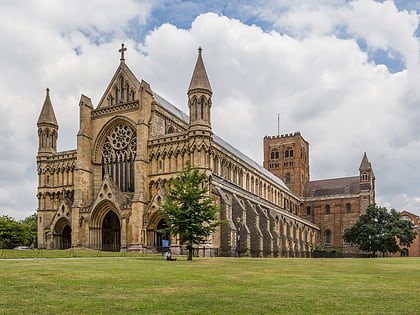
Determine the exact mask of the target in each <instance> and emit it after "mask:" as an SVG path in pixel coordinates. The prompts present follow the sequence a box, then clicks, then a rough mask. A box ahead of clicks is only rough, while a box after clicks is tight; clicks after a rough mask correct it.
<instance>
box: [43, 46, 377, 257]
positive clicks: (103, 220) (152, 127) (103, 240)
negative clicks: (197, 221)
mask: <svg viewBox="0 0 420 315" xmlns="http://www.w3.org/2000/svg"><path fill="white" fill-rule="evenodd" d="M125 51H126V48H124V45H122V47H121V49H120V53H121V57H120V63H119V65H118V67H117V69H116V72H115V74H114V76H113V77H112V78H111V80H110V82H109V84H108V86H107V88H106V90H105V92H104V93H103V96H102V98H101V99H100V100H99V102H98V103H96V104H95V105H94V103H93V101H92V100H91V99H90V98H89V97H87V96H85V95H81V97H80V101H79V112H80V122H79V123H80V129H79V132H78V133H77V148H76V149H74V150H69V151H62V152H57V140H58V129H59V125H58V122H57V119H56V116H55V113H54V109H53V104H52V102H51V96H50V91H49V90H48V89H47V92H46V96H45V101H44V104H43V106H42V109H41V113H40V115H39V119H38V123H37V126H38V138H39V146H38V155H37V170H38V179H39V180H38V193H37V198H38V209H37V211H38V247H39V248H47V249H66V248H72V247H87V248H91V249H95V250H108V251H137V252H145V253H155V252H159V251H160V250H161V246H162V240H163V239H169V241H170V247H171V248H172V251H173V252H174V253H175V254H183V253H185V252H186V249H185V247H184V246H183V244H180V243H179V242H178V240H177V239H176V237H172V238H170V237H168V236H167V235H162V234H160V233H159V232H158V230H159V229H161V228H162V227H164V226H165V225H166V222H165V220H164V218H163V216H162V213H161V211H160V205H161V201H162V200H163V198H164V191H165V188H166V187H168V186H169V185H171V180H172V178H174V177H175V176H177V174H178V173H179V172H180V171H182V170H183V169H184V168H185V165H186V163H187V161H189V162H190V163H191V165H192V166H193V167H194V168H198V169H200V170H201V171H202V172H205V173H206V174H207V176H208V178H209V183H210V192H209V193H210V194H211V195H212V196H213V197H214V199H215V203H217V204H219V205H220V208H221V211H220V218H221V219H223V220H226V223H224V224H223V225H222V226H220V227H219V228H218V230H217V231H216V232H215V233H213V234H212V235H211V237H209V238H208V240H207V241H206V242H205V243H204V244H202V245H201V246H199V247H197V248H196V253H197V254H198V255H206V256H233V255H240V256H253V257H309V256H310V255H311V253H312V251H313V249H314V248H315V246H316V245H318V244H319V243H320V242H322V243H325V244H331V245H334V244H335V238H336V236H335V234H334V233H335V231H336V230H337V229H341V230H342V229H344V228H345V227H346V225H345V224H341V223H340V222H344V221H345V220H346V215H347V212H345V211H344V212H343V210H342V204H343V203H344V204H345V205H346V206H347V204H348V203H349V204H350V207H351V208H350V211H349V212H348V213H351V214H352V213H358V212H360V211H359V210H358V209H359V208H360V209H362V208H363V207H365V203H363V202H364V200H365V199H363V197H358V198H359V199H360V200H359V199H357V200H359V201H360V202H362V203H360V204H358V203H357V202H359V201H356V199H354V198H355V196H356V195H357V196H362V195H363V196H364V197H369V198H370V199H368V200H367V201H366V203H370V202H371V201H372V193H371V191H372V190H373V191H374V187H373V184H374V177H373V172H372V171H371V167H370V163H369V162H368V160H367V158H366V157H364V159H363V161H362V165H361V177H360V181H359V179H358V183H359V182H360V185H359V186H358V188H357V189H356V188H355V187H354V185H355V183H353V181H351V180H347V181H343V183H341V182H340V185H341V186H343V187H341V186H340V187H341V188H342V189H343V191H342V194H337V193H336V194H325V191H326V190H328V189H330V188H329V187H333V186H334V183H331V180H327V181H326V182H322V181H321V182H319V181H318V182H311V181H309V147H308V143H307V142H306V141H305V140H304V139H303V138H302V137H301V136H300V134H295V135H294V136H290V135H288V136H284V137H266V138H265V139H264V142H265V144H264V150H265V161H264V167H262V166H261V165H259V164H258V163H256V162H254V161H253V160H251V159H250V158H249V157H247V156H246V155H244V154H243V153H241V152H240V151H239V150H237V149H235V148H234V147H233V146H232V145H230V144H229V143H227V142H226V141H224V140H223V139H222V138H220V137H219V136H217V134H215V133H214V132H213V128H212V124H211V112H212V111H211V109H212V95H213V91H212V88H211V85H210V81H209V79H208V76H207V73H206V69H205V66H204V62H203V58H202V50H201V48H199V50H198V57H197V61H196V64H195V68H194V70H193V73H192V78H191V81H190V85H189V87H188V89H187V102H188V108H189V112H188V114H185V113H183V112H182V111H181V110H179V109H178V108H177V107H176V106H174V105H172V104H171V103H170V102H169V101H167V100H166V99H164V98H163V97H162V96H160V95H159V94H157V93H156V92H155V91H154V90H153V89H152V87H151V86H150V84H149V83H147V82H146V81H144V80H141V81H140V80H138V79H137V77H136V76H135V75H134V73H133V72H132V71H131V70H130V69H129V67H128V66H127V64H126V61H125ZM286 140H287V141H286ZM266 141H267V144H266ZM282 141H283V142H282ZM285 141H286V142H285ZM286 164H287V165H286ZM341 188H340V189H341ZM332 190H334V188H332ZM367 191H369V193H368V192H367ZM347 192H349V193H350V195H348V196H347V195H346V193H347ZM346 196H347V197H348V198H347V197H346ZM373 197H374V196H373ZM346 198H347V199H346ZM352 198H353V199H352ZM338 200H339V201H338ZM327 203H328V206H329V207H330V210H329V211H330V212H329V214H323V213H322V211H326V210H323V207H324V208H325V207H326V205H327ZM324 204H325V205H324ZM346 206H344V209H347V208H346ZM338 212H340V216H341V217H340V216H339V218H340V219H337V216H338ZM349 216H350V215H348V217H349ZM332 218H334V219H332ZM340 220H342V221H340ZM327 231H330V233H331V235H330V236H329V237H330V238H329V239H328V240H327V241H326V240H325V237H327V234H326V233H327ZM328 241H329V242H328ZM337 244H338V243H337Z"/></svg>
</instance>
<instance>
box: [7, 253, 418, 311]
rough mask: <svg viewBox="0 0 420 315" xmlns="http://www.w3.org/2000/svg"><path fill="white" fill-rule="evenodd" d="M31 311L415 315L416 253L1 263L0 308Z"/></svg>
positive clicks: (107, 258)
mask: <svg viewBox="0 0 420 315" xmlns="http://www.w3.org/2000/svg"><path fill="white" fill-rule="evenodd" d="M63 252H65V251H61V253H63ZM22 255H23V254H22ZM27 255H29V254H27ZM66 255H67V257H68V256H71V255H70V254H69V253H66ZM66 255H64V256H66ZM78 255H80V256H83V254H81V253H78V254H77V255H75V254H74V253H73V256H78ZM3 256H5V255H3ZM45 256H48V254H47V252H45V253H44V257H45ZM134 256H135V255H134ZM32 313H38V314H171V313H180V314H420V259H418V258H382V259H381V258H378V259H253V258H240V259H238V258H194V260H193V261H187V260H186V258H184V257H180V258H179V259H178V261H174V262H170V261H164V260H163V258H161V257H156V256H154V257H153V256H147V257H140V256H139V255H137V256H135V257H120V258H119V257H101V258H96V257H88V258H69V259H57V258H45V259H36V260H28V259H25V260H11V259H9V260H1V261H0V314H32Z"/></svg>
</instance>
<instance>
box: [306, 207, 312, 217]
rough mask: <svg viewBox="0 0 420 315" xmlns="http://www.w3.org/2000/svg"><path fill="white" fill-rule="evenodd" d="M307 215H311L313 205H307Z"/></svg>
mask: <svg viewBox="0 0 420 315" xmlns="http://www.w3.org/2000/svg"><path fill="white" fill-rule="evenodd" d="M306 215H311V207H310V206H307V207H306Z"/></svg>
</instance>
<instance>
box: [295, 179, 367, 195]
mask: <svg viewBox="0 0 420 315" xmlns="http://www.w3.org/2000/svg"><path fill="white" fill-rule="evenodd" d="M359 192H360V178H359V176H354V177H343V178H333V179H324V180H315V181H310V182H307V183H306V184H305V188H304V191H303V196H304V197H322V196H335V195H352V194H357V193H359Z"/></svg>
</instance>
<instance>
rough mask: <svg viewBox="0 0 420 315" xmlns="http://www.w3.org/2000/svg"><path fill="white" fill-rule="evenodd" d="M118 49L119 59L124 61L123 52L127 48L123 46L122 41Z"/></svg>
mask: <svg viewBox="0 0 420 315" xmlns="http://www.w3.org/2000/svg"><path fill="white" fill-rule="evenodd" d="M118 51H119V52H120V53H121V58H120V61H125V58H124V52H125V51H127V48H125V47H124V43H122V44H121V49H119V50H118Z"/></svg>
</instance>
